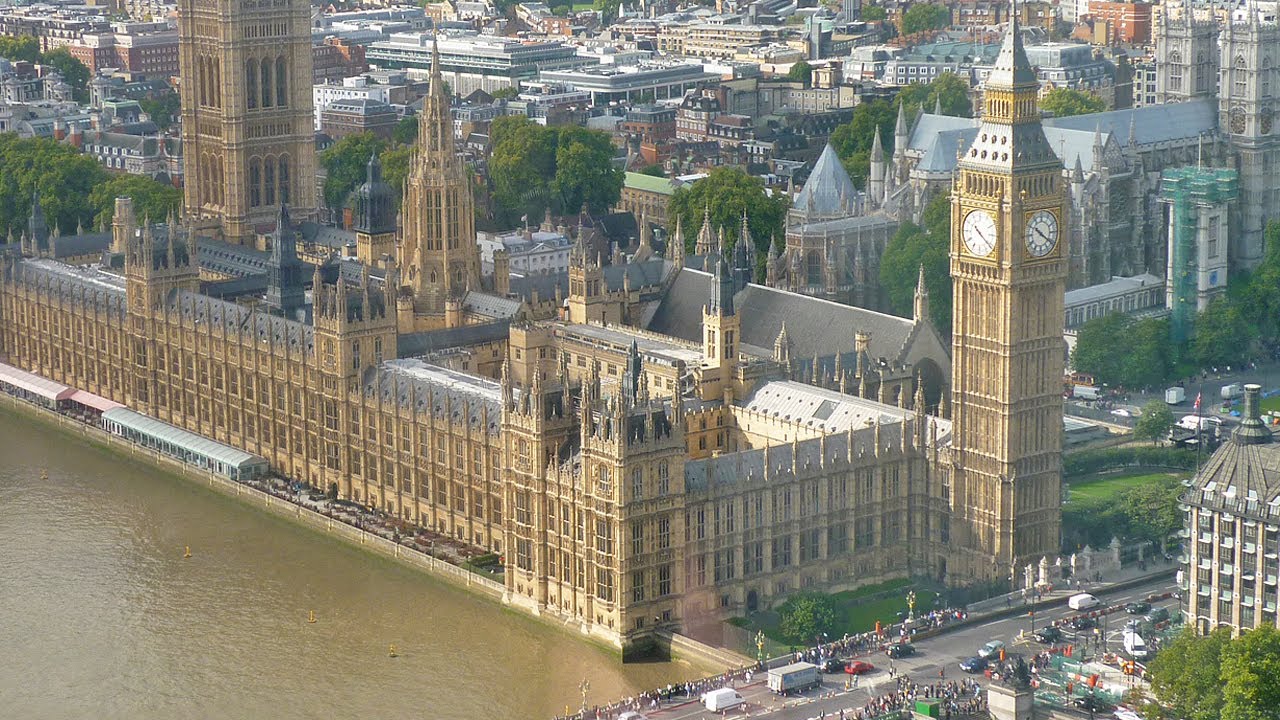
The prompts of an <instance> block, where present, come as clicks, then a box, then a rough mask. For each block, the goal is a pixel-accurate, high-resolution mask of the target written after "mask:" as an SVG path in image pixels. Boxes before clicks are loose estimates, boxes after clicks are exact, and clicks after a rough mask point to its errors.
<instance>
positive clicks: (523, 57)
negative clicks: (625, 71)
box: [365, 32, 591, 96]
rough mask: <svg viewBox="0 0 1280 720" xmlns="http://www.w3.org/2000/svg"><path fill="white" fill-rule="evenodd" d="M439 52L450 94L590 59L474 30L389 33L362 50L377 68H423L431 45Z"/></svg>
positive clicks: (508, 83)
mask: <svg viewBox="0 0 1280 720" xmlns="http://www.w3.org/2000/svg"><path fill="white" fill-rule="evenodd" d="M437 46H438V49H439V53H440V63H441V68H440V72H441V74H442V76H443V77H444V80H445V82H447V83H449V87H450V88H452V90H453V93H454V94H455V95H464V96H465V95H470V94H471V93H472V92H474V91H476V90H484V91H485V92H489V93H491V92H493V91H495V90H501V89H503V88H509V87H515V88H518V87H519V86H520V83H521V81H525V80H534V79H536V78H537V77H538V74H539V72H541V71H543V70H564V69H570V68H577V67H581V66H583V65H587V64H589V63H591V60H590V59H588V58H584V57H579V56H578V53H577V51H576V50H575V49H574V48H573V47H572V46H570V45H566V44H564V43H562V42H558V41H529V40H524V41H521V40H515V39H511V38H503V37H496V36H493V35H479V34H475V33H470V34H467V33H450V34H447V35H446V34H445V33H443V32H442V33H440V34H439V35H438V36H435V35H432V34H429V33H417V32H411V33H393V34H392V35H391V37H389V38H387V39H386V40H382V41H379V42H375V43H373V44H371V45H370V46H369V48H368V50H367V51H366V52H365V57H366V58H367V59H368V60H369V62H370V63H373V64H375V65H377V66H378V67H380V68H383V69H387V68H398V69H413V70H420V71H425V70H427V69H429V68H430V67H431V57H432V52H433V47H437Z"/></svg>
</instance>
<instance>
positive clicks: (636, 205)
mask: <svg viewBox="0 0 1280 720" xmlns="http://www.w3.org/2000/svg"><path fill="white" fill-rule="evenodd" d="M676 187H678V185H677V184H676V183H675V181H673V180H671V179H669V178H665V177H654V176H652V175H645V174H644V173H636V172H629V173H627V174H626V175H624V176H623V179H622V196H621V197H620V198H619V199H618V206H617V211H618V212H629V213H631V214H632V215H634V216H635V217H636V218H645V219H647V220H648V221H649V222H651V223H653V224H655V225H657V226H658V227H662V228H667V207H668V206H669V205H670V204H671V196H672V195H675V193H676ZM668 229H669V228H668Z"/></svg>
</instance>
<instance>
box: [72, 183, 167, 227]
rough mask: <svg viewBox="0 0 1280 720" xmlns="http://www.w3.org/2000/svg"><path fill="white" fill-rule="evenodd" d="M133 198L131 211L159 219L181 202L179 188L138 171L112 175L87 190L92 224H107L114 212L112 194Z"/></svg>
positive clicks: (113, 196)
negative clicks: (92, 211) (137, 172)
mask: <svg viewBox="0 0 1280 720" xmlns="http://www.w3.org/2000/svg"><path fill="white" fill-rule="evenodd" d="M118 197H129V198H133V212H134V215H136V216H137V217H139V218H147V217H149V218H153V219H155V220H161V219H163V218H165V217H168V215H169V213H170V212H176V211H177V210H178V208H179V207H180V206H181V205H182V192H181V191H180V190H178V189H177V188H175V187H174V186H172V185H166V184H164V183H160V182H156V181H155V180H152V179H151V178H149V177H144V176H142V175H112V176H111V178H110V179H109V180H107V181H106V182H104V183H100V184H98V185H95V186H94V188H93V190H92V191H90V193H89V204H90V205H91V206H92V207H93V209H94V224H95V225H96V226H98V227H107V226H108V225H110V224H111V218H112V217H113V215H114V214H115V206H116V198H118Z"/></svg>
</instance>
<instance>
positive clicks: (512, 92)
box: [489, 85, 520, 100]
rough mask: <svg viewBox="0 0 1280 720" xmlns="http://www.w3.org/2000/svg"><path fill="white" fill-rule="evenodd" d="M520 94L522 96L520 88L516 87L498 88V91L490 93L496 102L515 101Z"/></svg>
mask: <svg viewBox="0 0 1280 720" xmlns="http://www.w3.org/2000/svg"><path fill="white" fill-rule="evenodd" d="M519 94H520V88H518V87H515V86H514V85H512V86H510V87H504V88H498V89H497V90H494V91H493V92H491V93H489V95H490V96H492V97H493V99H494V100H514V99H515V98H516V96H517V95H519Z"/></svg>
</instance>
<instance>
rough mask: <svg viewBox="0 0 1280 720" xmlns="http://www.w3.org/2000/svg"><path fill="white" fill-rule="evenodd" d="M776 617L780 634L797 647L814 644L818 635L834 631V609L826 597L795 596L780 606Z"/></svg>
mask: <svg viewBox="0 0 1280 720" xmlns="http://www.w3.org/2000/svg"><path fill="white" fill-rule="evenodd" d="M778 615H779V617H780V620H781V622H780V623H779V629H780V630H781V631H782V634H783V635H785V636H786V637H787V639H788V640H790V641H791V642H793V643H796V644H797V645H800V644H808V643H811V642H814V641H815V640H816V639H817V638H818V637H819V636H820V635H824V634H829V633H832V632H834V630H835V625H836V611H835V607H834V606H833V605H832V602H831V598H829V597H827V596H826V595H819V594H817V593H803V594H801V595H796V596H794V597H792V598H791V599H790V600H787V602H786V603H784V604H783V605H782V607H781V608H780V609H779V611H778Z"/></svg>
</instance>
